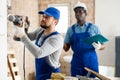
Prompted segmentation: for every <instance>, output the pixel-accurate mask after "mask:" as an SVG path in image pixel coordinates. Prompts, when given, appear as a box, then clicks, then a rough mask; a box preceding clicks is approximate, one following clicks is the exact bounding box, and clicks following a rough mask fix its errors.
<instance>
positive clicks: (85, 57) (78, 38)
mask: <svg viewBox="0 0 120 80" xmlns="http://www.w3.org/2000/svg"><path fill="white" fill-rule="evenodd" d="M91 25H92V24H91V23H89V24H88V26H87V29H86V31H85V32H82V33H76V32H75V27H74V26H72V30H73V35H72V41H71V42H72V43H71V47H72V50H73V52H74V53H73V58H72V61H71V76H76V75H81V76H86V75H87V73H88V72H87V71H86V70H85V69H84V67H88V68H90V69H92V70H94V71H96V72H98V59H97V55H96V52H95V49H94V47H93V46H92V45H89V44H87V43H85V42H84V41H83V40H84V39H85V38H87V37H90V33H89V32H88V30H89V28H90V27H91ZM90 77H93V78H94V77H95V76H94V75H93V74H91V75H90Z"/></svg>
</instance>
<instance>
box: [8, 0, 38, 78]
mask: <svg viewBox="0 0 120 80" xmlns="http://www.w3.org/2000/svg"><path fill="white" fill-rule="evenodd" d="M8 13H10V14H17V15H26V16H28V17H29V20H30V22H31V23H30V28H29V31H31V30H34V29H36V28H37V27H38V25H39V24H38V23H39V17H38V14H37V13H38V1H37V0H11V10H9V12H8ZM13 34H14V28H13V25H12V23H11V22H8V31H7V42H8V53H11V52H14V53H15V56H16V58H17V66H18V67H19V72H20V76H21V80H23V76H24V74H23V52H24V51H23V49H24V45H23V44H22V43H21V42H17V41H14V40H13ZM25 58H26V59H25V69H26V73H25V74H26V80H34V79H33V78H34V75H35V74H34V72H35V68H34V67H35V66H34V57H33V55H31V53H30V52H29V51H28V50H27V49H25ZM32 74H33V75H32ZM32 77H33V78H32Z"/></svg>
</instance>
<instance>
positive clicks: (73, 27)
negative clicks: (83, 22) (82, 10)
mask: <svg viewBox="0 0 120 80" xmlns="http://www.w3.org/2000/svg"><path fill="white" fill-rule="evenodd" d="M72 30H73V33H75V25H72Z"/></svg>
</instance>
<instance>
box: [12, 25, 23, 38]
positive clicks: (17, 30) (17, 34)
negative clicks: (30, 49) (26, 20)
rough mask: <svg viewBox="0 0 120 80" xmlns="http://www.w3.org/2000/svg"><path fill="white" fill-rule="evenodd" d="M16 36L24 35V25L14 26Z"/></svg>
mask: <svg viewBox="0 0 120 80" xmlns="http://www.w3.org/2000/svg"><path fill="white" fill-rule="evenodd" d="M14 35H15V36H16V37H18V38H20V39H21V38H22V37H23V36H25V31H24V27H19V26H15V34H14Z"/></svg>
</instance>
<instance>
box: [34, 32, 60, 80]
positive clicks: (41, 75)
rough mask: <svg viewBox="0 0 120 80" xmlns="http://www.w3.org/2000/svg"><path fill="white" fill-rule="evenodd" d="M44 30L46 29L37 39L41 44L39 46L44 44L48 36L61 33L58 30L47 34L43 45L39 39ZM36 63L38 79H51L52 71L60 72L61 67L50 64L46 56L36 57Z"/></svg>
mask: <svg viewBox="0 0 120 80" xmlns="http://www.w3.org/2000/svg"><path fill="white" fill-rule="evenodd" d="M43 32H44V31H42V33H40V34H39V36H38V37H37V39H36V45H37V46H39V47H41V46H42V45H43V44H44V42H45V40H46V39H47V38H48V37H50V36H52V35H56V34H59V33H58V32H53V33H51V34H50V35H48V36H46V37H45V38H44V39H43V41H42V43H41V45H39V44H38V42H39V39H40V37H41V35H42V34H43ZM35 64H36V80H46V79H50V77H51V74H52V72H56V73H58V72H60V68H56V69H55V68H53V67H51V66H50V65H49V64H48V62H47V60H46V57H43V58H36V59H35Z"/></svg>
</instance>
